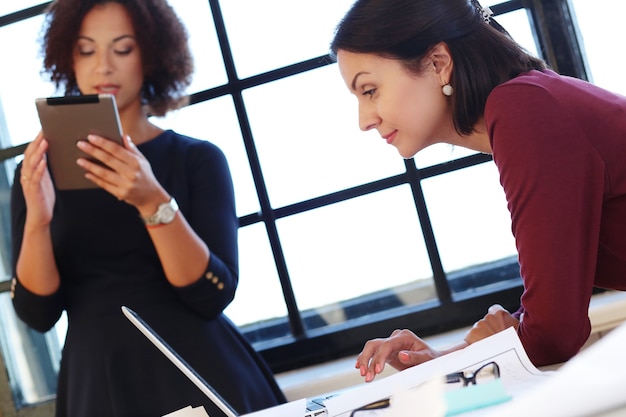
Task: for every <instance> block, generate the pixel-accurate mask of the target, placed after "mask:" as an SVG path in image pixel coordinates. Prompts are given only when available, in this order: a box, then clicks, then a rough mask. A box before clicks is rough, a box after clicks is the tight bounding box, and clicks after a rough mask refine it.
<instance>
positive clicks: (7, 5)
mask: <svg viewBox="0 0 626 417" xmlns="http://www.w3.org/2000/svg"><path fill="white" fill-rule="evenodd" d="M41 3H44V0H19V1H8V0H4V1H0V16H4V15H6V14H11V13H15V12H18V11H20V10H22V9H28V8H29V7H33V6H37V5H38V4H41Z"/></svg>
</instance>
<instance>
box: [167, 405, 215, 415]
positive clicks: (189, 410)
mask: <svg viewBox="0 0 626 417" xmlns="http://www.w3.org/2000/svg"><path fill="white" fill-rule="evenodd" d="M163 417H209V415H208V414H207V412H206V410H205V409H204V407H203V406H199V407H192V406H190V405H188V406H187V407H185V408H181V409H180V410H176V411H173V412H171V413H169V414H165V415H164V416H163Z"/></svg>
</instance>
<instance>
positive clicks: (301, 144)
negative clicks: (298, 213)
mask: <svg viewBox="0 0 626 417" xmlns="http://www.w3.org/2000/svg"><path fill="white" fill-rule="evenodd" d="M268 98H271V105H268ZM244 99H245V101H246V105H247V108H248V114H249V117H250V125H251V126H252V131H253V132H254V140H255V143H256V145H257V150H258V154H259V158H260V160H261V167H262V169H263V175H264V177H265V181H266V183H267V188H268V193H269V196H270V200H271V202H272V205H273V206H274V207H280V206H283V205H287V204H291V203H294V202H298V201H301V200H306V199H309V198H312V197H317V196H320V195H323V194H326V193H330V192H334V191H338V190H341V189H344V188H348V187H352V186H355V185H360V184H362V183H366V182H370V181H374V180H377V179H380V178H384V177H387V176H390V175H394V174H399V173H402V172H404V164H403V163H402V158H400V157H399V156H398V152H397V151H396V150H395V148H393V147H392V146H386V143H385V142H384V140H383V139H382V138H381V137H380V136H379V135H378V134H377V132H376V131H370V132H368V133H363V132H361V131H360V130H359V129H358V123H357V103H356V100H355V99H354V97H353V96H352V95H351V94H349V93H348V90H347V89H346V87H345V85H344V83H343V81H342V79H341V77H340V75H339V70H338V69H337V66H336V65H329V66H327V67H324V68H320V69H317V70H314V71H309V72H307V73H304V74H299V75H297V76H293V77H289V78H287V79H283V80H280V81H276V82H273V83H270V84H266V85H263V86H260V87H256V88H253V89H250V90H246V91H245V92H244Z"/></svg>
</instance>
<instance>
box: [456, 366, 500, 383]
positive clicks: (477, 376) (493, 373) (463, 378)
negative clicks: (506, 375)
mask: <svg viewBox="0 0 626 417" xmlns="http://www.w3.org/2000/svg"><path fill="white" fill-rule="evenodd" d="M498 378H500V367H499V366H498V364H497V363H495V362H487V363H486V364H484V365H482V366H481V367H480V368H478V369H476V370H475V371H473V372H472V371H460V372H453V373H451V374H448V375H446V383H447V384H453V385H454V384H456V385H459V384H461V385H462V386H464V387H466V386H468V385H472V384H473V385H476V384H477V383H478V382H483V383H484V382H490V381H493V380H496V379H498Z"/></svg>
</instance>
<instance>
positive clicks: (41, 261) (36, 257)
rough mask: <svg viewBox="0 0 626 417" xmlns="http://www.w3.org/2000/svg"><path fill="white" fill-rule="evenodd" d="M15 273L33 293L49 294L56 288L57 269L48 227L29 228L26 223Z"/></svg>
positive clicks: (57, 279)
mask: <svg viewBox="0 0 626 417" xmlns="http://www.w3.org/2000/svg"><path fill="white" fill-rule="evenodd" d="M16 273H17V276H18V278H19V280H20V283H21V284H22V285H23V286H24V287H25V288H26V289H28V290H29V291H31V292H33V293H35V294H38V295H50V294H53V293H54V292H55V291H57V290H58V288H59V285H60V279H59V271H58V268H57V265H56V261H55V260H54V252H53V250H52V240H51V239H50V228H49V227H38V228H30V227H29V226H28V225H26V227H25V228H24V238H23V240H22V247H21V248H20V254H19V257H18V260H17V266H16Z"/></svg>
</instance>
